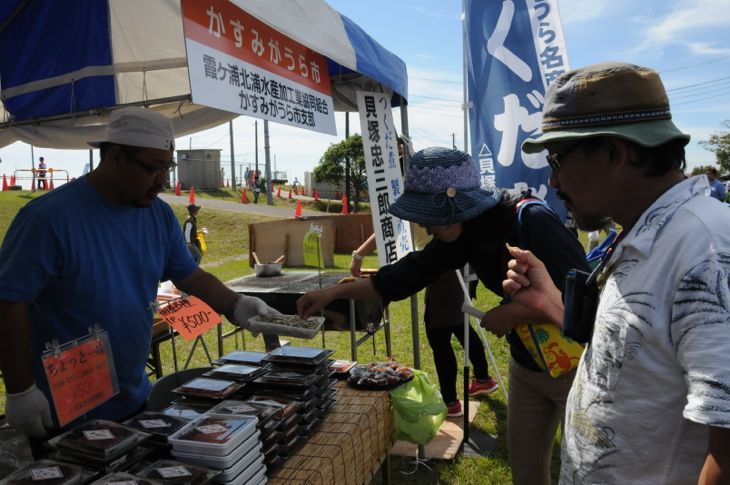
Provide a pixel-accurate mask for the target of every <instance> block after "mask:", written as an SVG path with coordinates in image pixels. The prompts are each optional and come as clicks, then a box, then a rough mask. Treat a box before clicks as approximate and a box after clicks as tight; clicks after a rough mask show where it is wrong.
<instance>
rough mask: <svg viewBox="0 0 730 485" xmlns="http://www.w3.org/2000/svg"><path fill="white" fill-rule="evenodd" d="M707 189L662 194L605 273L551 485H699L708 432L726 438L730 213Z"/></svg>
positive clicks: (687, 186) (696, 180)
mask: <svg viewBox="0 0 730 485" xmlns="http://www.w3.org/2000/svg"><path fill="white" fill-rule="evenodd" d="M706 188H707V179H706V178H705V177H704V176H699V177H693V178H689V179H687V180H684V181H683V182H681V183H679V184H677V185H675V186H674V187H672V188H671V189H670V190H668V191H667V192H665V193H664V194H663V195H662V196H661V197H660V198H659V199H657V200H656V201H655V202H654V204H652V206H651V207H649V208H648V209H647V210H646V212H644V214H642V216H641V218H640V219H639V220H638V221H637V223H636V224H635V225H634V227H633V228H632V229H631V230H630V232H629V233H628V234H627V235H626V237H625V238H624V239H623V241H621V243H620V244H619V246H618V247H617V248H616V251H615V252H614V254H613V256H612V258H611V260H610V261H609V262H608V265H607V269H606V273H605V275H607V277H605V278H604V279H605V284H604V287H603V289H602V293H601V300H600V304H599V307H598V313H597V316H596V323H595V330H594V334H593V340H592V342H591V345H590V346H589V347H588V348H587V350H586V352H585V353H584V355H583V359H582V361H581V364H580V366H579V369H578V373H577V375H576V378H575V381H574V384H573V388H572V389H571V392H570V396H569V398H568V404H567V410H566V423H565V437H564V439H563V454H562V460H563V463H562V469H561V477H560V483H561V484H569V483H575V484H589V483H590V484H596V483H600V484H626V483H631V484H651V485H657V484H684V483H697V478H698V476H699V473H700V470H701V469H702V465H703V463H704V460H705V454H706V451H707V435H708V428H707V426H708V425H709V426H718V427H730V289H729V285H728V275H730V208H728V207H726V206H724V205H723V204H721V203H719V202H718V201H716V200H714V199H711V198H708V197H705V195H704V194H705V190H706ZM605 275H604V276H605Z"/></svg>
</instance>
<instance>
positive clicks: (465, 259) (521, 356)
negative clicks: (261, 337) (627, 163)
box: [297, 147, 587, 484]
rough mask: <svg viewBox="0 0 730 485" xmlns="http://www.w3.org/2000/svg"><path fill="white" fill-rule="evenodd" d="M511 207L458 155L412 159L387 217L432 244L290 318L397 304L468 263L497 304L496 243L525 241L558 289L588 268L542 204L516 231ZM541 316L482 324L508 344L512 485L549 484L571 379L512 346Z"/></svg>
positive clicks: (495, 314)
mask: <svg viewBox="0 0 730 485" xmlns="http://www.w3.org/2000/svg"><path fill="white" fill-rule="evenodd" d="M515 202H516V201H515V200H512V199H511V198H510V197H509V196H508V195H506V194H505V193H500V192H499V191H497V190H496V189H494V188H482V187H481V181H480V179H479V174H478V172H477V170H476V167H475V165H474V162H473V161H472V159H471V158H470V157H469V156H468V155H467V154H466V153H464V152H461V151H459V150H453V149H450V148H440V147H432V148H426V149H425V150H421V151H419V152H417V153H416V154H415V155H414V156H413V158H412V160H411V163H410V164H409V166H408V170H407V171H406V174H405V179H404V191H403V193H402V194H401V195H400V197H398V199H397V200H396V202H395V203H394V204H392V205H391V206H390V213H391V214H393V215H394V216H396V217H399V218H400V219H403V220H407V221H411V222H414V223H416V224H418V225H420V226H424V227H425V229H426V231H427V232H428V233H429V234H431V235H432V236H433V239H432V240H431V242H429V243H428V244H427V245H426V246H425V247H424V248H423V249H422V250H421V251H414V252H411V253H409V254H408V255H406V256H405V257H403V258H402V259H400V260H399V261H398V262H396V263H394V264H391V265H387V266H383V267H381V268H380V269H379V270H378V272H377V273H376V274H375V275H373V276H372V277H371V278H367V279H362V280H358V281H355V282H353V283H348V284H343V285H337V286H333V287H331V288H326V289H323V290H321V291H315V292H311V293H307V294H305V295H304V296H302V297H301V298H300V299H299V300H298V302H297V309H298V312H299V314H300V315H301V316H303V317H306V316H309V315H312V314H313V313H314V312H316V311H319V310H320V309H321V308H323V307H324V306H325V305H326V304H327V303H329V302H330V301H332V300H333V299H335V298H360V299H374V298H381V299H382V300H384V301H385V302H386V303H387V302H390V301H394V300H401V299H404V298H406V297H408V296H410V295H412V294H414V293H416V292H418V291H420V290H422V289H423V288H425V287H426V286H428V285H429V284H431V283H432V282H434V281H435V280H436V279H437V278H439V276H441V275H442V274H444V273H446V272H448V271H453V270H455V269H459V268H462V267H463V266H464V265H465V264H467V263H469V264H470V265H471V266H472V267H473V268H474V270H475V271H476V273H477V276H478V277H479V280H480V281H481V282H482V283H483V284H484V286H486V287H487V288H488V289H489V290H491V291H492V292H494V293H496V294H498V295H501V294H502V287H501V282H502V279H503V277H504V273H505V271H506V270H507V261H508V259H509V254H508V252H507V249H506V246H505V243H509V244H511V245H516V244H517V243H518V241H520V240H525V241H529V247H530V248H531V249H533V250H534V251H535V252H536V253H539V254H540V256H541V257H544V258H546V260H547V261H548V268H549V270H550V276H551V277H553V278H554V279H555V282H556V283H558V284H562V279H563V275H565V274H566V272H567V271H568V269H569V268H571V267H573V266H575V267H585V268H587V266H586V262H585V255H584V253H583V249H582V247H581V246H580V243H579V242H578V240H577V239H576V238H575V236H573V234H572V233H571V232H570V231H569V230H568V229H567V228H566V227H565V226H564V224H563V222H562V221H561V220H560V218H559V217H558V216H557V214H556V213H555V212H554V211H552V209H550V208H549V207H547V206H546V205H545V204H531V205H528V206H526V207H525V208H524V210H523V211H522V216H521V217H522V222H521V223H518V213H517V210H516V207H515ZM445 304H448V303H446V302H445ZM540 316H541V315H540V314H539V312H536V311H534V310H532V309H530V308H528V307H526V306H523V305H521V304H519V303H516V302H509V301H506V300H505V301H503V304H501V305H499V306H498V307H496V308H494V309H492V310H490V311H488V312H487V313H486V315H485V316H484V318H483V319H482V322H481V324H482V325H483V326H485V327H486V328H487V329H489V330H490V331H492V332H494V333H496V334H497V335H499V336H502V335H508V341H509V343H510V353H511V355H512V361H511V363H510V380H509V388H510V389H509V392H510V395H509V408H508V411H507V413H508V425H507V427H508V436H507V439H508V444H509V447H510V463H511V464H512V468H513V479H514V483H516V484H543V483H546V484H549V483H550V455H551V451H552V448H553V442H554V439H555V431H556V429H557V427H558V423H559V422H560V420H561V419H562V416H563V415H564V409H565V407H564V406H565V399H566V398H567V394H568V391H569V389H570V385H571V383H572V380H573V375H574V373H575V371H574V370H573V371H571V372H568V373H566V374H564V375H561V376H560V377H557V378H553V377H551V376H550V375H549V374H546V373H545V372H543V371H542V369H541V368H540V367H539V366H538V365H537V363H536V362H535V361H534V360H533V358H532V356H531V355H530V354H529V352H528V351H527V349H526V348H525V347H524V345H523V344H522V342H521V341H520V338H519V337H518V336H516V334H515V332H514V331H513V328H514V327H515V326H516V325H518V324H522V323H542V322H541V321H540V320H539V318H538V317H540ZM453 366H456V363H455V362H454V363H453ZM455 373H456V370H455V369H454V375H455Z"/></svg>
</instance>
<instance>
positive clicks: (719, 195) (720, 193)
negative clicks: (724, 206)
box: [705, 167, 727, 202]
mask: <svg viewBox="0 0 730 485" xmlns="http://www.w3.org/2000/svg"><path fill="white" fill-rule="evenodd" d="M705 175H707V180H708V181H709V182H710V187H709V188H708V189H707V195H708V196H709V197H714V198H715V199H717V200H719V201H720V202H725V199H727V190H725V184H723V183H722V182H721V181H720V180H719V179H718V178H717V169H716V168H715V167H709V168H708V169H707V171H706V172H705Z"/></svg>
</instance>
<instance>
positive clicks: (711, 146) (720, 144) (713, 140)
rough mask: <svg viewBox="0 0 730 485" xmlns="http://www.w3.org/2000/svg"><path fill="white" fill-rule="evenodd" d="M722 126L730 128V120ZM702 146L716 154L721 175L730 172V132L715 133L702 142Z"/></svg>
mask: <svg viewBox="0 0 730 485" xmlns="http://www.w3.org/2000/svg"><path fill="white" fill-rule="evenodd" d="M722 125H723V126H724V127H726V128H730V120H725V122H724V123H723V124H722ZM700 145H702V146H703V147H705V149H707V150H709V151H711V152H713V153H714V154H715V158H716V160H717V166H718V171H719V172H720V173H728V172H730V132H728V131H725V132H720V133H713V134H712V135H710V139H709V140H702V141H700Z"/></svg>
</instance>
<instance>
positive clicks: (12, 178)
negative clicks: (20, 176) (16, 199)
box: [10, 175, 15, 187]
mask: <svg viewBox="0 0 730 485" xmlns="http://www.w3.org/2000/svg"><path fill="white" fill-rule="evenodd" d="M14 185H15V175H11V176H10V186H11V187H12V186H14Z"/></svg>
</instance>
